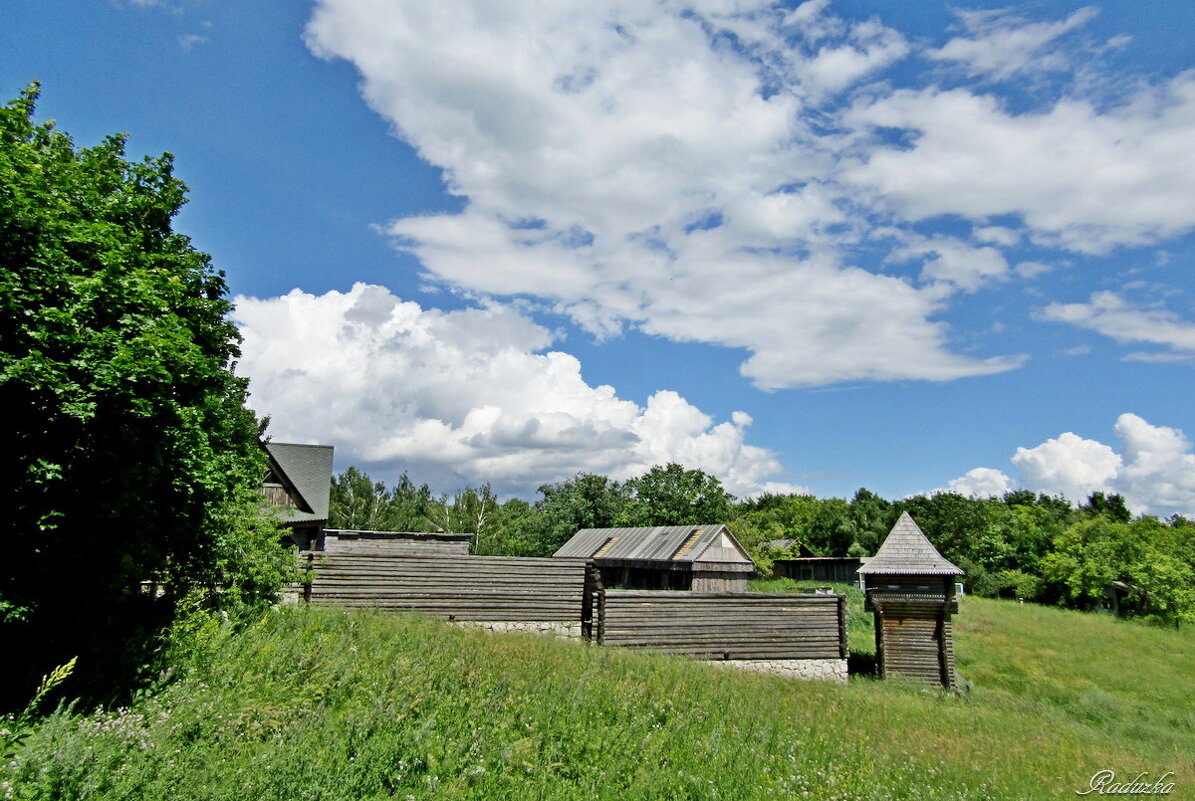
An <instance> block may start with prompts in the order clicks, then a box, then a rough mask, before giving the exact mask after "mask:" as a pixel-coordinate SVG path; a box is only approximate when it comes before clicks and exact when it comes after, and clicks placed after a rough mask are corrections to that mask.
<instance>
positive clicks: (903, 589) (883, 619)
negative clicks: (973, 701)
mask: <svg viewBox="0 0 1195 801" xmlns="http://www.w3.org/2000/svg"><path fill="white" fill-rule="evenodd" d="M859 574H860V575H862V576H863V579H864V582H865V588H866V590H867V608H868V609H870V610H871V611H872V612H873V613H874V614H875V632H876V669H877V671H878V673H879V676H880V678H888V677H889V676H908V677H910V678H913V679H917V680H920V681H924V682H926V683H927V684H934V685H938V684H940V685H942V686H944V687H950V688H956V687H957V686H958V679H957V676H956V675H955V670H954V637H953V635H952V632H951V626H950V616H951V615H952V614H956V613H957V612H958V600H957V599H956V598H955V594H954V582H955V579H956V578H957V577H958V576H961V575H962V574H963V571H961V570H959V569H958V568H957V567H955V566H954V565H953V564H951V563H950V562H949V561H947V560H946V559H945V557H943V556H942V555H941V554H940V553H938V551H937V549H936V548H934V546H933V545H932V544H931V543H930V541H929V540H928V539H927V538H926V536H925V534H924V533H923V532H922V531H921V529H920V528H919V527H918V526H917V524H916V523H915V522H913V518H912V517H910V516H909V513H908V512H904V513H903V514H901V516H900V519H899V520H897V521H896V525H895V526H893V527H892V531H890V532H889V533H888V537H887V539H885V540H884V544H883V545H881V546H880V549H879V550H878V551H877V552H876V555H875V556H873V557H872V558H871V559H869V560H868V561H867V563H866V564H864V565H863V566H862V567H860V568H859Z"/></svg>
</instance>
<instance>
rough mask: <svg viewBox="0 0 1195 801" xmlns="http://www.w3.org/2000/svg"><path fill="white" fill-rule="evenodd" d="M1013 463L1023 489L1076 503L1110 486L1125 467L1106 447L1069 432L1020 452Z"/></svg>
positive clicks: (1018, 451)
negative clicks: (1060, 496)
mask: <svg viewBox="0 0 1195 801" xmlns="http://www.w3.org/2000/svg"><path fill="white" fill-rule="evenodd" d="M1012 463H1013V464H1014V465H1015V466H1016V467H1017V468H1018V469H1019V470H1020V473H1021V483H1022V484H1023V485H1024V486H1026V487H1030V488H1032V489H1033V490H1034V491H1036V492H1045V493H1047V494H1050V495H1064V496H1066V497H1067V498H1070V499H1071V500H1074V501H1082V500H1084V499H1086V498H1087V496H1088V495H1090V494H1091V493H1092V492H1095V491H1096V490H1102V489H1104V488H1106V487H1107V486H1109V482H1111V481H1112V479H1114V478H1115V477H1116V474H1117V472H1118V471H1119V470H1120V467H1121V464H1122V463H1121V459H1120V457H1119V456H1118V455H1117V454H1116V452H1115V451H1113V450H1112V449H1111V448H1109V447H1108V446H1107V445H1104V444H1103V443H1101V442H1096V441H1095V440H1091V439H1083V438H1082V437H1080V436H1078V435H1076V434H1073V433H1071V432H1069V431H1068V432H1066V433H1064V434H1060V435H1059V436H1058V437H1056V438H1054V439H1048V440H1046V441H1045V442H1043V443H1041V444H1040V445H1038V446H1036V447H1033V448H1017V452H1016V455H1014V456H1013V457H1012Z"/></svg>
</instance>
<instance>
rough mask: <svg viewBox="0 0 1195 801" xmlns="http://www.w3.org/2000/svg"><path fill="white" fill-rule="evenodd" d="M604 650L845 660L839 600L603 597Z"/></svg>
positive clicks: (632, 593) (610, 593) (616, 593)
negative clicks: (625, 649) (608, 648)
mask: <svg viewBox="0 0 1195 801" xmlns="http://www.w3.org/2000/svg"><path fill="white" fill-rule="evenodd" d="M605 595H606V599H605V604H604V607H603V609H602V610H601V619H600V626H599V631H600V641H601V642H602V643H603V644H604V645H617V646H622V647H628V648H647V649H650V650H653V651H664V652H667V653H674V654H686V655H688V656H693V657H698V658H702V659H717V660H795V659H846V658H847V639H846V598H845V597H844V596H841V595H814V594H812V593H809V594H805V593H800V594H798V593H785V594H775V595H771V594H763V593H719V594H706V593H695V592H650V591H640V590H606V594H605Z"/></svg>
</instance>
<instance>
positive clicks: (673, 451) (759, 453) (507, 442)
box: [236, 283, 800, 496]
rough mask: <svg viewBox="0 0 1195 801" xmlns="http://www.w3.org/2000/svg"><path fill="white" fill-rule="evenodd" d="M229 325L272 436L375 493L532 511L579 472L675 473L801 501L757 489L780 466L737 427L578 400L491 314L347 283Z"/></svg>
mask: <svg viewBox="0 0 1195 801" xmlns="http://www.w3.org/2000/svg"><path fill="white" fill-rule="evenodd" d="M236 320H237V322H238V325H239V326H240V330H241V333H242V335H243V337H244V343H243V345H242V358H241V361H240V363H239V371H240V372H241V374H243V375H247V376H250V377H251V379H250V390H251V393H252V398H251V403H252V405H253V406H254V407H255V408H256V409H257V410H258V411H259V412H260V413H264V414H268V415H270V416H271V417H272V420H273V422H272V425H271V432H272V434H273V436H274V437H275V438H277V439H279V440H281V441H286V440H289V439H296V440H299V441H317V442H325V443H333V444H335V445H336V447H337V455H338V458H339V460H340V461H341V463H342V464H358V465H362V466H365V467H367V468H369V469H370V470H372V471H373V472H374V473H375V477H378V478H386V479H388V480H393V479H394V478H395V477H396V476H397V475H398V474H400V473H401V472H402V471H404V470H408V471H410V473H411V474H412V475H414V476H416V477H418V478H419V479H420V480H428V481H429V482H430V483H432V484H433V485H434V486H438V487H442V488H445V489H451V488H454V487H458V486H461V485H462V484H465V483H472V484H480V483H482V482H486V481H489V482H491V483H492V484H493V485H494V487H495V488H496V489H497V490H499V491H501V492H504V493H510V494H519V495H523V496H531V495H533V494H534V492H535V489H536V487H538V486H539V485H540V484H542V483H545V482H549V481H558V480H561V479H564V478H568V477H569V476H572V475H573V474H575V473H577V472H578V471H585V472H593V473H601V474H604V475H609V476H612V477H615V478H628V477H631V476H633V475H638V474H640V473H642V472H644V471H645V470H647V469H648V468H649V467H651V466H652V465H654V464H662V463H665V462H670V461H675V462H680V463H682V464H685V465H687V466H689V467H696V468H701V469H703V470H706V471H707V472H710V473H711V474H713V475H717V476H718V477H720V478H721V479H723V481H724V483H725V484H726V486H727V488H728V489H729V490H730V491H732V492H735V493H737V494H744V495H746V494H752V493H757V492H760V491H764V490H765V489H770V490H772V491H778V490H780V489H782V488H783V489H786V490H788V491H795V490H797V489H800V488H797V487H790V486H789V485H787V484H783V483H776V482H774V481H769V479H770V478H772V477H773V476H775V475H776V474H777V473H778V472H779V471H780V469H781V466H780V464H779V462H778V461H777V460H776V458H775V455H774V454H773V453H771V452H770V451H768V450H766V449H764V448H760V447H757V446H754V445H749V444H747V442H746V435H747V430H748V428H749V427H750V425H751V422H752V420H751V417H750V415H748V414H746V413H745V412H735V413H734V414H733V415H732V417H731V419H730V420H729V421H724V422H715V421H714V420H713V419H712V418H711V417H710V416H709V415H707V414H705V413H703V412H702V411H701V410H700V409H698V408H697V407H695V406H693V405H692V404H690V403H689V402H688V401H686V400H685V399H684V398H682V397H681V396H680V395H678V394H677V393H675V392H672V391H668V390H664V391H660V392H657V393H655V394H654V395H652V396H651V397H650V398H648V400H647V403H646V405H645V406H640V405H638V404H636V403H634V402H632V401H628V400H623V399H620V398H619V397H618V396H617V394H616V392H615V390H614V388H613V387H610V386H596V387H594V386H590V385H589V384H587V383H586V382H585V381H584V379H583V378H582V377H581V369H580V364H579V363H578V361H577V360H576V359H575V358H574V357H573V356H570V355H569V354H567V353H562V352H560V351H554V350H550V349H549V348H550V346H551V345H552V342H553V337H552V335H551V334H550V333H549V332H548V331H547V330H546V329H544V328H543V327H542V326H539V325H537V324H536V323H534V322H533V321H531V320H529V319H528V318H526V317H524V316H522V315H520V314H518V313H516V312H515V311H512V310H511V309H509V308H506V307H503V306H499V305H490V306H487V307H484V308H471V309H463V310H459V311H447V312H446V311H439V310H435V309H424V308H421V307H420V306H419V304H417V303H413V302H410V301H403V300H401V299H400V298H398V297H396V296H394V295H393V294H392V293H391V292H390V291H389V290H387V289H385V288H383V287H380V286H370V285H366V284H360V283H359V284H356V285H354V286H353V288H352V290H351V291H349V292H344V293H341V292H328V293H327V294H324V295H318V296H316V295H311V294H307V293H304V292H301V291H299V290H294V291H292V292H291V293H289V294H287V295H284V296H282V297H277V298H269V299H258V298H249V297H238V298H237V299H236Z"/></svg>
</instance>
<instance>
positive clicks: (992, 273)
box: [890, 234, 1009, 292]
mask: <svg viewBox="0 0 1195 801" xmlns="http://www.w3.org/2000/svg"><path fill="white" fill-rule="evenodd" d="M890 258H891V259H892V260H893V261H907V260H910V259H918V258H921V259H923V265H922V268H921V277H922V279H923V280H925V281H943V282H946V283H950V284H954V285H955V286H957V287H958V288H959V289H962V290H964V291H966V292H974V291H975V290H977V289H979V288H980V287H981V286H983V285H984V284H985V283H988V282H990V281H994V280H999V279H1002V278H1006V277H1007V275H1008V269H1009V268H1008V261H1007V260H1006V259H1005V258H1004V254H1003V253H1001V252H1000V251H999V250H997V249H996V248H994V247H975V246H974V245H971V244H970V243H968V242H965V241H964V240H961V239H959V238H957V237H952V236H933V237H927V236H921V235H919V234H909V235H907V236H906V237H904V244H903V245H902V246H901V247H899V248H898V249H897V250H895V251H893V253H892V255H891V257H890Z"/></svg>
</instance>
